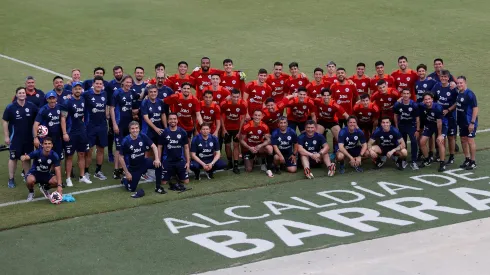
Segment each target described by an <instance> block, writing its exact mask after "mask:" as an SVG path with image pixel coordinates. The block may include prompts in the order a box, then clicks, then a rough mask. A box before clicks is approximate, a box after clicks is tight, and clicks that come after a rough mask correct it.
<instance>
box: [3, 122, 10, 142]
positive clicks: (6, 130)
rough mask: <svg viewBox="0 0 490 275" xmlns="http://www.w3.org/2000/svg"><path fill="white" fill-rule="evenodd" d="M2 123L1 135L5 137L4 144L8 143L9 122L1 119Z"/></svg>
mask: <svg viewBox="0 0 490 275" xmlns="http://www.w3.org/2000/svg"><path fill="white" fill-rule="evenodd" d="M2 125H3V136H4V137H5V144H6V145H10V133H9V123H8V122H7V121H5V120H3V119H2Z"/></svg>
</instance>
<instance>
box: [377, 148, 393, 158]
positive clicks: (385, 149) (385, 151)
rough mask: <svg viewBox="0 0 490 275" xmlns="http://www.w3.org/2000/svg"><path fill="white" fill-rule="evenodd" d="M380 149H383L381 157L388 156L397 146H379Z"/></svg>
mask: <svg viewBox="0 0 490 275" xmlns="http://www.w3.org/2000/svg"><path fill="white" fill-rule="evenodd" d="M379 148H380V149H381V155H382V156H386V154H388V152H389V151H391V150H393V149H395V148H396V146H379Z"/></svg>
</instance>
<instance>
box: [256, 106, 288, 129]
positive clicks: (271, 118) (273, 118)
mask: <svg viewBox="0 0 490 275" xmlns="http://www.w3.org/2000/svg"><path fill="white" fill-rule="evenodd" d="M288 102H289V100H288V99H287V98H283V99H282V100H281V101H279V102H278V103H276V106H275V108H274V111H272V112H271V111H270V110H269V109H267V108H264V109H263V110H262V112H263V113H264V116H263V117H262V121H263V122H264V123H265V124H267V126H268V127H269V129H270V130H271V131H272V130H275V129H277V128H279V125H277V122H278V121H279V117H281V116H282V115H283V114H284V109H285V108H286V104H287V103H288Z"/></svg>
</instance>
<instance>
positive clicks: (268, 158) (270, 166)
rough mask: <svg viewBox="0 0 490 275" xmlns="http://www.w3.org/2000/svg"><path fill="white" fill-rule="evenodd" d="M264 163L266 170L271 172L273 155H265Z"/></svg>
mask: <svg viewBox="0 0 490 275" xmlns="http://www.w3.org/2000/svg"><path fill="white" fill-rule="evenodd" d="M265 162H266V165H267V170H272V165H273V162H274V155H267V157H266V158H265Z"/></svg>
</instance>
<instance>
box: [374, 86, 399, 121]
mask: <svg viewBox="0 0 490 275" xmlns="http://www.w3.org/2000/svg"><path fill="white" fill-rule="evenodd" d="M399 98H400V93H399V92H398V91H397V90H395V89H394V88H388V90H387V91H386V93H381V92H379V91H377V92H375V93H374V94H372V95H371V101H372V102H373V103H375V104H376V106H378V108H379V110H380V112H381V114H380V115H381V116H382V117H383V116H388V117H389V118H390V119H392V120H393V118H394V116H395V115H394V112H393V106H395V103H396V101H397V100H398V99H399Z"/></svg>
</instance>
